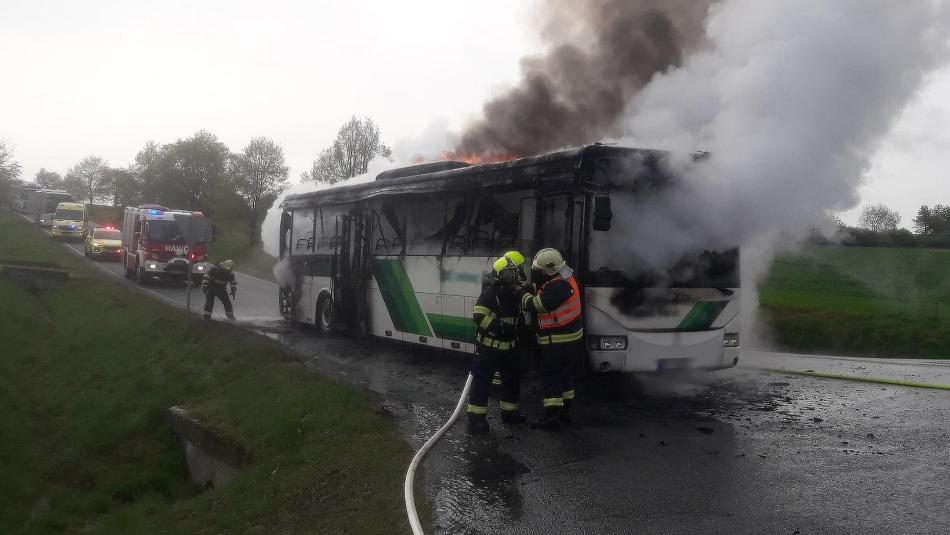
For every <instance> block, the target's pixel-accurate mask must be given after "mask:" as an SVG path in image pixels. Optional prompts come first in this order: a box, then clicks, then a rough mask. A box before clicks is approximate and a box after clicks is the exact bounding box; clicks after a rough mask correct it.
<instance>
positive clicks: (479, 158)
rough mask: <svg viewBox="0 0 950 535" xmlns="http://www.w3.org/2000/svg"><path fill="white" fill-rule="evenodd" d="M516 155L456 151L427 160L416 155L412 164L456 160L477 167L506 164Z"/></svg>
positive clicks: (446, 152)
mask: <svg viewBox="0 0 950 535" xmlns="http://www.w3.org/2000/svg"><path fill="white" fill-rule="evenodd" d="M519 157H520V156H518V155H517V154H514V153H508V152H502V153H486V154H473V153H467V152H456V151H448V150H446V151H442V153H441V154H439V157H438V158H435V159H432V160H429V159H427V158H426V157H425V156H422V155H421V154H418V155H416V156H415V157H413V158H412V163H413V164H420V163H426V162H429V161H433V162H434V161H440V160H456V161H461V162H465V163H470V164H472V165H478V164H483V163H498V162H507V161H508V160H514V159H516V158H519Z"/></svg>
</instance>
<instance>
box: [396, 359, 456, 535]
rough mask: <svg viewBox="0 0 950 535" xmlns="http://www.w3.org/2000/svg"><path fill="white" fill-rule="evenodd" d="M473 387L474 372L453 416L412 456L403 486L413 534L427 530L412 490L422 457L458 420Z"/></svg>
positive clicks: (419, 534) (420, 533)
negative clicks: (417, 508) (423, 528)
mask: <svg viewBox="0 0 950 535" xmlns="http://www.w3.org/2000/svg"><path fill="white" fill-rule="evenodd" d="M471 387H472V374H468V379H466V380H465V386H464V387H462V395H461V396H460V397H459V402H458V404H457V405H456V406H455V411H454V412H452V416H450V417H449V419H448V420H447V421H446V422H445V423H444V424H442V427H440V428H439V430H438V431H436V432H435V434H434V435H432V436H431V437H430V438H429V440H427V441H426V443H425V444H423V445H422V447H421V448H419V451H417V452H416V455H415V456H414V457H413V458H412V462H410V463H409V470H407V471H406V483H405V486H404V487H403V495H404V497H405V499H406V514H407V515H408V516H409V526H410V527H411V528H412V533H413V535H425V532H424V531H422V524H421V523H420V522H419V514H418V513H417V512H416V498H415V495H414V494H413V491H412V481H413V479H415V476H416V468H418V467H419V463H420V462H422V459H423V458H424V457H425V456H426V454H427V453H429V450H430V449H431V448H432V446H434V445H435V443H436V442H438V441H439V440H440V439H441V438H442V436H443V435H445V433H446V432H447V431H448V430H449V429H451V428H452V426H453V425H455V422H457V421H458V419H459V416H461V415H462V408H463V407H464V406H465V400H466V399H467V398H468V391H469V389H471Z"/></svg>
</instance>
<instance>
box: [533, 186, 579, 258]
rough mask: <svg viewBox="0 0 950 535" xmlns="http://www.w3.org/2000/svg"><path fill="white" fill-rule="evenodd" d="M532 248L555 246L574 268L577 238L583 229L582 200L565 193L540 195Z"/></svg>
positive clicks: (577, 251)
mask: <svg viewBox="0 0 950 535" xmlns="http://www.w3.org/2000/svg"><path fill="white" fill-rule="evenodd" d="M539 205H540V209H539V210H538V215H537V218H538V219H537V220H538V228H537V229H536V232H535V236H536V242H535V246H536V247H535V251H537V250H540V249H543V248H545V247H553V248H554V249H557V250H558V251H559V252H560V253H561V255H562V256H563V257H564V260H566V261H567V265H568V266H570V267H571V268H572V269H574V270H577V269H578V265H579V260H580V250H581V247H580V239H581V234H582V232H583V229H584V225H583V221H584V201H583V200H582V198H581V197H577V198H575V197H574V196H573V195H568V194H566V193H563V194H556V195H549V196H545V197H541V199H540V204H539Z"/></svg>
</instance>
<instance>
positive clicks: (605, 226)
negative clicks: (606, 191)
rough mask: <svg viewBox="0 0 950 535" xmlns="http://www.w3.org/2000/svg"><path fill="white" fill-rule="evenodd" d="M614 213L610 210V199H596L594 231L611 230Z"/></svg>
mask: <svg viewBox="0 0 950 535" xmlns="http://www.w3.org/2000/svg"><path fill="white" fill-rule="evenodd" d="M613 217H614V213H613V212H612V211H611V210H610V197H594V230H610V221H611V220H612V219H613Z"/></svg>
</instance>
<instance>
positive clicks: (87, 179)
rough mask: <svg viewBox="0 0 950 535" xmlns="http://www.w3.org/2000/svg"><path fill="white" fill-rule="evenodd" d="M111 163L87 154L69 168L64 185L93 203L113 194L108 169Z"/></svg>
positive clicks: (81, 197) (82, 198)
mask: <svg viewBox="0 0 950 535" xmlns="http://www.w3.org/2000/svg"><path fill="white" fill-rule="evenodd" d="M108 168H109V164H108V163H107V162H106V161H105V160H103V159H102V158H100V157H98V156H94V155H89V156H86V157H85V158H83V159H82V161H80V162H79V163H78V164H76V165H74V166H73V167H70V168H69V171H67V172H66V179H65V180H64V181H63V186H64V187H65V188H66V191H68V192H70V193H72V194H73V195H75V196H76V197H78V198H79V199H81V200H85V201H86V202H88V203H90V204H92V203H95V202H96V201H97V200H102V199H106V198H108V197H109V196H111V194H112V183H111V181H110V177H109V175H108V174H107V173H106V170H107V169H108Z"/></svg>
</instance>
